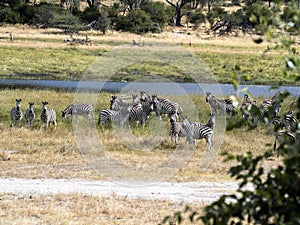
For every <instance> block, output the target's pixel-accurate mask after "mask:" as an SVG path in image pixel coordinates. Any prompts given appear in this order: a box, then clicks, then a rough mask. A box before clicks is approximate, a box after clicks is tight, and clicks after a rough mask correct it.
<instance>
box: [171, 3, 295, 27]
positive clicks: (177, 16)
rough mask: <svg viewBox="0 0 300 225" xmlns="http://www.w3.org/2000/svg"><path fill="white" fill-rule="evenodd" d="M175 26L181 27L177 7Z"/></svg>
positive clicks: (177, 8) (178, 8)
mask: <svg viewBox="0 0 300 225" xmlns="http://www.w3.org/2000/svg"><path fill="white" fill-rule="evenodd" d="M299 1H300V0H299ZM175 26H177V27H179V26H181V8H180V7H176V21H175Z"/></svg>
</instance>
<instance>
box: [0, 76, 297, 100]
mask: <svg viewBox="0 0 300 225" xmlns="http://www.w3.org/2000/svg"><path fill="white" fill-rule="evenodd" d="M0 85H2V86H31V87H42V88H64V89H68V90H76V89H78V88H80V89H85V90H89V91H109V92H120V91H140V90H143V91H146V92H150V93H158V94H168V95H185V94H199V95H203V94H204V93H205V91H211V92H213V93H215V94H219V95H224V96H228V95H238V96H241V95H243V92H244V91H245V90H246V89H247V91H248V92H250V93H251V94H252V95H253V96H255V97H271V96H273V95H275V94H276V93H277V92H278V91H281V92H284V91H288V92H290V94H291V96H299V95H300V86H281V87H279V89H272V87H271V86H269V85H240V86H239V90H240V91H239V92H237V91H236V90H234V87H233V85H231V84H197V83H167V82H155V83H141V82H128V83H126V82H94V81H57V80H15V79H0Z"/></svg>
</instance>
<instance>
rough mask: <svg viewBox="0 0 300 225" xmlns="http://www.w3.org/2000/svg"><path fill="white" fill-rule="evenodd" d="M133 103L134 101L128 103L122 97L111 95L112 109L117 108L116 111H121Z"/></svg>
mask: <svg viewBox="0 0 300 225" xmlns="http://www.w3.org/2000/svg"><path fill="white" fill-rule="evenodd" d="M131 105H133V104H132V103H128V102H126V101H123V100H122V99H120V98H118V97H117V96H115V95H114V96H111V100H110V107H109V109H110V110H115V111H119V110H121V109H122V108H124V107H129V106H131Z"/></svg>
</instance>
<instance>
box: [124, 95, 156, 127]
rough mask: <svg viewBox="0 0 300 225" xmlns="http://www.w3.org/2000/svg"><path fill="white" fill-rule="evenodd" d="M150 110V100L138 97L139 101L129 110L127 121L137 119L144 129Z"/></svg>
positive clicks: (151, 109)
mask: <svg viewBox="0 0 300 225" xmlns="http://www.w3.org/2000/svg"><path fill="white" fill-rule="evenodd" d="M152 111H153V103H152V102H151V101H147V100H145V101H144V100H142V99H140V103H139V104H138V105H134V106H133V107H132V109H131V110H130V114H129V121H137V123H141V125H142V127H143V129H144V127H145V124H146V120H147V119H148V118H149V117H150V114H151V112H152Z"/></svg>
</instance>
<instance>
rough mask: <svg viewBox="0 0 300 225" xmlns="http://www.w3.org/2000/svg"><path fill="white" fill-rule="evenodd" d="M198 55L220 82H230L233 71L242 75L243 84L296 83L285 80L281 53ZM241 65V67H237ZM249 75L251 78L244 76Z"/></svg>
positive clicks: (201, 53)
mask: <svg viewBox="0 0 300 225" xmlns="http://www.w3.org/2000/svg"><path fill="white" fill-rule="evenodd" d="M197 55H199V57H200V58H201V59H202V60H203V61H204V62H205V63H206V64H207V66H208V67H209V68H210V69H211V71H212V72H213V74H214V75H215V77H216V79H217V80H218V81H219V82H220V83H230V82H231V81H232V76H231V74H232V73H236V74H237V75H239V76H240V77H241V83H243V84H278V83H284V84H294V82H293V81H291V80H283V78H282V69H283V68H284V58H283V56H281V55H265V56H264V57H262V56H261V55H260V54H247V53H238V54H236V53H230V52H229V53H210V52H208V53H204V52H198V53H197ZM237 67H239V69H237ZM245 76H249V77H250V79H249V80H243V77H245Z"/></svg>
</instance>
